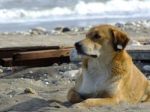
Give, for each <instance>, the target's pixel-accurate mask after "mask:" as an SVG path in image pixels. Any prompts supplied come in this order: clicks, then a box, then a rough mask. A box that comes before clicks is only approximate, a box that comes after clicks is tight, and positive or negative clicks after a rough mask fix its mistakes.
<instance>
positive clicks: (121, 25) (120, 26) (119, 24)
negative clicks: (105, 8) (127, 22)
mask: <svg viewBox="0 0 150 112" xmlns="http://www.w3.org/2000/svg"><path fill="white" fill-rule="evenodd" d="M115 26H117V27H119V28H122V27H124V25H123V24H122V23H116V24H115Z"/></svg>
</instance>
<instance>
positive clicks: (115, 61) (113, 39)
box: [67, 25, 150, 107]
mask: <svg viewBox="0 0 150 112" xmlns="http://www.w3.org/2000/svg"><path fill="white" fill-rule="evenodd" d="M128 41H129V38H128V36H127V34H125V33H124V32H123V31H121V30H120V29H119V28H116V27H114V26H111V25H100V26H96V27H93V28H91V29H90V30H89V32H88V33H87V34H86V38H85V39H84V40H81V41H79V42H77V43H76V44H75V48H76V50H77V52H78V53H79V54H81V55H83V66H82V71H81V73H80V74H79V77H78V78H77V80H76V84H75V87H73V88H71V89H70V90H69V92H68V95H67V98H68V100H69V101H70V102H71V103H77V104H76V105H78V106H85V107H92V106H103V105H114V104H120V103H121V102H124V103H131V104H135V103H139V102H146V101H150V82H149V81H148V80H147V79H146V77H145V76H144V75H143V73H141V72H140V71H139V69H138V68H137V67H136V66H135V65H134V63H133V62H132V58H131V57H130V56H129V55H128V53H127V52H126V51H125V49H124V48H125V47H126V45H127V43H128Z"/></svg>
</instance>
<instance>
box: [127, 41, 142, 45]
mask: <svg viewBox="0 0 150 112" xmlns="http://www.w3.org/2000/svg"><path fill="white" fill-rule="evenodd" d="M129 44H130V45H131V46H142V44H141V43H140V42H138V41H136V40H131V41H130V43H129Z"/></svg>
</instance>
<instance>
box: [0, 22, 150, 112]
mask: <svg viewBox="0 0 150 112" xmlns="http://www.w3.org/2000/svg"><path fill="white" fill-rule="evenodd" d="M121 25H122V24H121ZM119 27H121V28H122V29H124V30H125V31H127V32H128V35H129V36H130V38H131V39H132V40H136V41H145V42H150V32H149V31H150V28H149V27H146V26H143V24H142V25H141V26H139V25H138V24H133V23H130V24H129V23H128V24H126V25H125V24H123V26H119ZM86 32H87V30H82V31H70V32H66V33H61V32H59V31H57V32H54V33H43V34H31V32H23V33H6V32H5V33H0V48H6V47H19V46H51V45H60V46H73V44H74V43H75V42H76V41H79V40H81V39H82V38H84V36H85V33H86ZM146 65H148V66H149V65H150V63H147V64H146ZM80 66H81V65H80V63H78V64H73V63H70V64H65V63H64V64H62V65H58V64H54V65H53V66H48V67H34V68H28V67H0V72H1V73H0V111H1V112H78V111H79V112H87V111H89V112H150V103H141V104H137V105H128V104H121V105H117V106H104V107H94V108H90V109H84V110H80V109H78V108H75V107H74V106H73V105H71V104H70V103H69V102H67V99H66V95H67V91H68V90H69V88H70V87H72V86H73V85H74V82H75V79H76V77H77V76H76V75H74V73H75V72H77V71H78V70H79V68H80ZM144 72H145V73H149V72H148V71H144ZM25 90H27V91H25Z"/></svg>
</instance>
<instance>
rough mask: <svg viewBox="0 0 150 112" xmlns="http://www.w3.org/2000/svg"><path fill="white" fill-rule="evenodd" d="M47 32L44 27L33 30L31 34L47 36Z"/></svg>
mask: <svg viewBox="0 0 150 112" xmlns="http://www.w3.org/2000/svg"><path fill="white" fill-rule="evenodd" d="M47 33H48V32H47V30H46V29H45V28H43V27H36V28H33V29H31V31H30V34H32V35H38V34H47Z"/></svg>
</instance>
